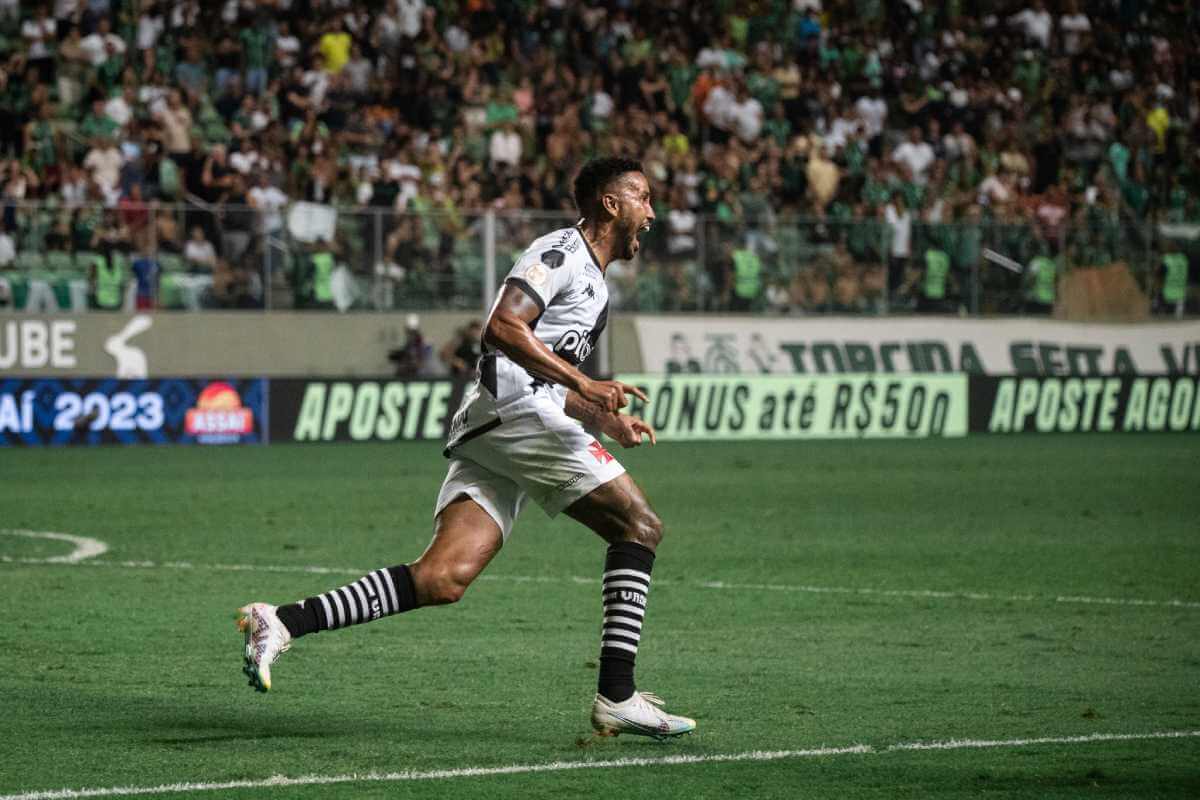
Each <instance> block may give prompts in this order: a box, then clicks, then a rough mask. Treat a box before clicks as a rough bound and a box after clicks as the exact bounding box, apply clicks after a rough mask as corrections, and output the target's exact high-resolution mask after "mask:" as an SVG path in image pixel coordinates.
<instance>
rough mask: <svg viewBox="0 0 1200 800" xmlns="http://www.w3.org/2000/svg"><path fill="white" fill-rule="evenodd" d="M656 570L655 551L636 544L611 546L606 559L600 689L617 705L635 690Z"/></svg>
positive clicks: (627, 543) (601, 692) (628, 543)
mask: <svg viewBox="0 0 1200 800" xmlns="http://www.w3.org/2000/svg"><path fill="white" fill-rule="evenodd" d="M653 568H654V551H653V550H650V549H649V548H648V547H644V546H642V545H640V544H637V543H636V542H617V543H616V544H614V545H610V546H609V548H608V556H607V557H606V558H605V559H604V578H603V581H602V583H603V589H602V592H603V595H604V633H603V634H602V637H601V641H600V681H599V687H598V690H599V692H600V694H602V695H604V696H605V697H607V698H608V699H609V700H611V701H613V702H614V703H620V702H621V701H623V700H628V699H629V698H630V697H631V696H632V695H633V693H634V691H635V690H636V687H635V685H634V682H633V666H634V660H635V659H636V658H637V648H638V641H639V640H640V639H641V638H642V619H643V617H644V616H645V614H646V593H647V592H649V591H650V570H651V569H653Z"/></svg>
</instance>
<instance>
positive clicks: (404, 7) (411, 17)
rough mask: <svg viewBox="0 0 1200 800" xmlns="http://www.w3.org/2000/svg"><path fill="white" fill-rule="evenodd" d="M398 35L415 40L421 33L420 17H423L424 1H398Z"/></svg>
mask: <svg viewBox="0 0 1200 800" xmlns="http://www.w3.org/2000/svg"><path fill="white" fill-rule="evenodd" d="M396 10H397V12H398V13H399V22H400V33H401V34H402V35H403V36H407V37H408V38H409V39H415V38H417V36H418V35H419V34H420V33H421V26H422V17H423V16H424V15H425V0H398V2H397V3H396Z"/></svg>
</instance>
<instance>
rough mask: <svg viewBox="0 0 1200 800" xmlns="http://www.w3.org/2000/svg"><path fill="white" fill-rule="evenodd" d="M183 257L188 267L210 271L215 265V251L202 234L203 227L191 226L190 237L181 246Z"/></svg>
mask: <svg viewBox="0 0 1200 800" xmlns="http://www.w3.org/2000/svg"><path fill="white" fill-rule="evenodd" d="M183 257H184V258H185V259H186V260H187V263H188V267H190V268H192V269H199V270H204V271H207V272H212V270H213V269H214V268H215V267H216V266H217V251H216V249H215V248H214V247H213V245H212V242H210V241H209V240H208V239H207V238H205V236H204V229H203V228H201V227H200V226H199V225H193V226H192V238H190V239H188V241H187V244H186V245H184V247H183Z"/></svg>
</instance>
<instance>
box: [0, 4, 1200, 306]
mask: <svg viewBox="0 0 1200 800" xmlns="http://www.w3.org/2000/svg"><path fill="white" fill-rule="evenodd" d="M1198 54H1200V10H1198V9H1197V7H1196V5H1195V4H1194V3H1190V2H1186V1H1185V0H1157V1H1156V2H1151V1H1150V0H1089V1H1087V2H1085V1H1084V0H1061V2H1043V1H1042V0H1032V2H1030V0H1015V1H1008V0H950V2H945V3H930V2H927V1H926V0H900V1H898V2H887V3H885V2H883V0H846V1H842V2H835V1H833V0H760V1H758V2H714V3H692V2H686V0H656V1H655V2H639V1H637V0H615V1H614V2H603V3H583V2H573V0H542V1H541V2H536V1H534V0H515V1H513V2H502V1H501V0H462V1H461V2H455V0H446V1H445V2H435V1H434V0H429V1H428V2H426V0H380V1H378V2H371V1H369V0H324V1H321V0H290V1H289V0H258V1H257V2H254V1H253V0H227V2H204V3H201V2H198V1H197V0H174V1H169V0H158V1H157V2H151V1H150V0H52V1H51V2H17V0H0V63H2V65H3V69H2V70H0V116H2V122H0V137H2V139H0V156H2V157H3V160H2V161H0V190H2V194H3V203H4V208H3V214H2V216H0V305H9V306H13V307H25V306H29V305H31V304H34V303H35V302H50V301H49V300H45V299H43V300H40V301H39V300H38V297H39V296H40V295H39V294H38V293H39V291H41V293H42V294H43V295H44V294H45V293H46V289H40V290H39V288H38V287H39V286H44V287H49V292H50V295H52V296H53V302H55V303H57V304H58V305H59V306H60V307H63V308H74V307H80V306H81V305H82V306H83V307H92V308H100V309H104V308H117V307H122V306H124V307H128V306H129V305H136V306H137V307H142V308H154V307H165V308H205V307H223V308H242V307H246V308H259V307H263V306H268V307H293V306H294V307H304V308H338V309H342V310H345V309H352V308H435V307H459V308H478V307H479V305H480V303H481V299H480V298H481V295H482V294H483V293H484V288H485V287H484V285H483V284H484V281H485V280H486V278H485V271H484V265H485V260H486V258H487V253H488V252H489V248H494V250H495V258H496V262H497V269H498V270H499V273H500V275H501V276H502V275H503V274H504V272H505V271H507V269H508V266H509V264H510V259H511V257H512V256H513V254H514V253H515V252H519V250H520V248H521V247H522V246H524V245H525V244H527V243H528V241H530V240H531V239H533V238H534V237H535V236H537V235H540V234H541V233H543V232H545V231H547V230H549V229H552V228H553V227H557V226H560V225H563V224H570V223H571V222H573V221H574V217H573V214H572V210H573V204H572V201H571V183H572V179H573V175H574V172H575V171H576V170H577V169H578V167H579V166H580V165H581V164H582V163H583V162H584V161H585V160H586V159H587V158H589V157H592V156H595V155H602V154H622V155H628V156H633V157H636V158H639V159H641V161H642V162H643V164H644V165H645V168H646V173H647V176H648V177H649V179H650V181H651V185H652V189H653V193H654V205H655V209H656V213H657V217H658V222H657V224H656V225H655V226H654V228H653V229H652V231H651V232H650V233H649V234H647V239H646V241H645V246H644V247H643V250H642V254H641V255H640V256H639V258H638V260H637V262H635V263H632V264H618V265H616V266H615V268H614V269H613V270H612V271H611V273H610V277H611V283H612V286H613V291H614V296H615V298H616V301H617V304H618V306H620V307H623V308H627V309H634V310H643V311H690V310H718V311H726V310H730V311H740V310H750V311H759V312H766V311H770V312H776V313H813V312H817V313H820V312H838V313H876V312H883V311H897V310H900V311H905V310H918V311H933V312H938V313H971V314H976V313H979V314H984V313H1049V312H1050V311H1051V310H1052V309H1053V308H1054V307H1055V305H1056V303H1058V302H1060V301H1061V298H1060V297H1059V296H1058V293H1059V292H1061V288H1060V287H1061V285H1062V281H1063V280H1064V278H1065V277H1066V276H1068V275H1069V274H1070V273H1071V272H1072V271H1073V270H1076V269H1079V268H1089V269H1090V268H1109V267H1113V265H1116V266H1117V268H1119V269H1120V270H1121V271H1122V274H1123V275H1127V276H1128V277H1129V286H1128V291H1129V292H1130V293H1140V295H1141V296H1143V297H1144V298H1145V299H1146V302H1147V303H1148V305H1149V307H1150V308H1151V310H1152V311H1154V312H1158V313H1184V312H1189V313H1190V312H1194V311H1195V301H1196V297H1195V292H1196V274H1197V272H1200V270H1198V269H1197V265H1198V262H1197V258H1198V256H1200V250H1198V249H1197V243H1198V242H1200V67H1198V66H1197V55H1198ZM50 295H47V297H49V296H50Z"/></svg>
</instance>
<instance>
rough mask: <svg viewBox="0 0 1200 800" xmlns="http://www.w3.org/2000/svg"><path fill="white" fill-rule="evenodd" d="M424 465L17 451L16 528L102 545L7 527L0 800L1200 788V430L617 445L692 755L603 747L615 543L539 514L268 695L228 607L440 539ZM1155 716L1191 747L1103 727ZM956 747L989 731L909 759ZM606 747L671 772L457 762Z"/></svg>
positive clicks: (663, 747) (4, 466)
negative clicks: (498, 549)
mask: <svg viewBox="0 0 1200 800" xmlns="http://www.w3.org/2000/svg"><path fill="white" fill-rule="evenodd" d="M438 451H439V448H438V447H437V446H435V445H393V446H382V445H379V446H376V445H357V446H349V445H348V446H338V445H325V446H312V447H300V446H291V447H288V446H280V447H269V448H231V449H203V448H194V449H189V448H153V447H143V448H132V449H119V448H104V449H93V450H87V449H79V450H39V451H25V452H17V451H13V450H9V451H6V452H0V480H2V481H3V483H2V485H3V489H2V490H0V528H2V529H5V530H7V531H12V530H16V529H26V530H33V531H52V532H62V533H69V534H73V535H77V536H88V537H93V538H95V539H99V540H101V541H103V542H104V543H106V544H107V545H108V547H109V550H108V552H107V553H104V554H102V555H100V556H98V557H96V558H95V559H91V560H89V561H85V562H83V563H81V564H78V565H71V564H52V563H34V562H39V561H40V560H42V559H47V558H52V557H55V556H61V555H63V554H64V553H66V552H68V551H70V549H71V545H70V544H69V543H67V542H63V541H56V540H49V539H42V538H28V537H19V536H13V535H0V556H2V557H3V558H4V559H5V560H4V563H0V587H2V588H0V598H2V599H3V603H2V604H0V610H2V612H3V613H2V615H0V798H4V797H10V796H14V795H21V794H29V793H32V792H35V791H39V790H56V789H111V788H112V787H157V786H164V785H168V784H176V783H181V782H195V783H199V784H205V785H212V784H220V783H222V782H228V781H238V780H245V781H247V782H248V784H249V785H247V786H246V787H245V788H241V789H237V788H211V786H210V788H207V789H200V790H197V791H190V792H185V793H171V794H163V793H156V794H144V795H141V796H163V797H189V798H190V797H195V798H216V797H220V798H251V797H254V798H314V799H315V798H330V797H333V798H342V797H355V798H359V797H381V798H382V797H388V798H394V797H409V796H414V797H415V796H420V797H435V798H436V797H445V798H451V797H455V798H461V797H486V798H528V797H555V798H558V797H564V796H578V797H599V796H633V797H639V796H649V795H651V794H652V795H654V796H655V797H657V798H667V799H669V798H709V797H711V798H728V797H778V798H802V797H803V798H808V797H834V796H836V797H838V798H839V799H840V800H854V799H857V798H897V797H905V798H908V797H911V798H930V797H933V798H959V797H962V798H967V797H1026V798H1058V797H1062V798H1085V797H1086V798H1093V797H1106V798H1107V797H1111V798H1130V797H1137V798H1143V797H1164V798H1165V797H1172V798H1173V797H1180V798H1183V797H1193V798H1194V797H1197V796H1200V736H1198V735H1197V732H1198V731H1200V581H1198V580H1197V575H1198V572H1200V569H1198V568H1200V440H1197V439H1196V438H1195V437H1185V436H1179V437H1172V436H1129V437H1120V436H1108V437H1105V436H1098V437H1092V438H1088V437H1069V436H1063V437H1047V438H992V439H989V438H970V439H966V440H958V441H944V442H853V443H843V442H816V443H804V444H793V443H748V444H690V445H684V444H662V445H660V446H658V447H657V448H654V449H650V448H643V449H641V450H636V451H625V452H623V453H621V454H620V457H621V458H622V460H623V461H624V462H625V464H626V465H627V466H628V467H629V469H630V471H631V473H632V474H633V475H634V477H635V478H636V479H637V480H638V481H639V483H641V484H642V486H643V487H644V488H645V489H646V492H647V494H648V495H649V497H650V499H651V501H652V502H653V503H654V505H655V507H656V508H657V509H658V511H659V513H660V515H661V516H662V518H663V519H664V521H665V523H666V539H665V540H664V543H663V546H662V548H661V549H660V555H659V559H658V563H657V565H656V567H655V583H654V585H653V587H652V589H651V592H650V604H649V609H648V615H647V620H646V629H645V635H644V638H643V646H642V649H641V652H640V654H639V658H638V675H639V685H640V686H641V687H642V688H645V689H649V690H652V691H655V692H657V693H659V694H661V695H663V696H665V697H666V698H667V700H668V701H669V705H670V707H671V708H674V709H678V710H679V711H680V712H681V713H686V714H688V715H691V716H694V717H696V718H697V720H698V722H699V730H698V731H697V733H696V734H695V735H693V736H690V737H685V738H683V739H681V740H677V741H674V742H670V743H665V744H660V743H656V742H652V741H648V740H644V739H638V738H635V737H628V736H624V737H620V738H618V739H615V740H614V739H609V740H595V739H593V738H592V737H591V736H590V730H589V727H588V709H589V706H590V700H591V696H592V693H593V692H594V684H595V679H596V666H595V662H596V657H597V648H598V632H599V625H600V598H599V585H598V583H597V579H598V577H599V573H600V571H601V567H602V559H603V545H602V543H601V541H600V540H599V539H598V538H596V537H595V536H593V535H592V534H590V533H588V532H587V531H585V530H583V529H582V528H579V527H577V526H576V525H575V523H573V522H571V521H570V520H569V519H567V518H566V517H560V518H559V519H557V520H554V521H551V520H548V519H547V518H546V517H545V516H544V515H543V514H542V513H541V511H540V510H538V509H537V508H536V507H529V508H527V509H526V511H525V514H524V516H523V517H522V519H521V520H520V522H519V524H518V527H517V530H516V532H515V533H514V535H513V538H512V539H511V541H510V542H509V543H508V545H507V546H506V548H505V550H504V551H503V552H502V553H501V554H500V556H499V557H498V558H497V560H496V561H495V562H494V563H493V564H492V566H491V568H490V569H489V571H488V572H487V573H485V576H486V578H485V579H484V580H481V581H480V582H479V583H477V584H476V585H475V586H474V587H472V589H471V590H470V591H469V592H468V593H467V596H466V598H465V600H464V602H463V603H461V604H460V605H458V606H456V607H452V608H439V609H425V610H420V611H417V612H415V613H412V614H407V615H403V616H400V617H394V618H389V619H387V620H384V621H382V622H379V623H375V624H371V625H366V626H360V627H356V628H352V629H350V630H344V631H337V632H333V633H327V634H321V635H318V636H314V637H309V638H306V639H304V640H302V641H300V642H298V643H297V644H296V646H295V647H294V648H293V649H292V651H291V652H290V653H287V654H285V655H284V656H283V657H282V658H281V659H280V661H279V662H278V663H277V665H276V667H275V670H274V677H275V689H274V691H273V692H272V693H270V694H269V695H258V694H255V693H254V692H252V691H251V690H250V689H249V687H247V686H246V684H245V679H244V677H243V676H242V674H241V671H240V667H241V652H240V651H241V639H240V636H239V635H238V634H237V633H236V632H235V629H234V623H233V612H234V610H235V608H236V607H237V606H238V605H240V604H242V603H244V602H247V601H250V600H267V601H271V602H276V603H278V602H286V601H289V600H293V599H296V598H300V597H304V596H306V595H310V594H313V593H316V592H318V591H321V590H324V589H326V588H329V587H332V586H335V585H339V584H341V583H343V582H345V581H346V580H348V579H351V578H353V577H354V576H355V575H357V574H359V572H358V571H364V570H367V569H371V568H375V567H378V566H385V565H390V564H395V563H398V562H400V561H403V560H410V559H412V558H415V557H416V556H417V555H419V553H420V552H421V550H422V549H423V547H424V546H425V544H426V543H427V541H428V538H429V534H430V522H431V521H430V519H429V514H430V509H431V505H432V503H433V499H434V497H435V494H436V492H437V489H438V486H439V484H440V481H441V478H442V476H443V473H444V469H445V462H444V460H443V459H442V458H441V457H440V454H439V452H438ZM125 562H136V564H130V563H125ZM309 566H314V567H326V568H331V569H336V570H346V571H337V572H331V573H327V574H317V573H313V572H304V571H300V568H302V567H309ZM1113 600H1116V601H1121V602H1108V601H1113ZM1132 601H1146V602H1144V603H1135V602H1132ZM1155 732H1184V733H1189V735H1183V736H1177V737H1174V738H1159V739H1146V738H1133V739H1108V740H1092V741H1085V740H1083V737H1088V736H1091V735H1093V734H1114V735H1136V736H1140V735H1143V734H1148V733H1155ZM1032 739H1054V740H1055V741H1052V742H1041V743H1038V742H1028V741H1025V740H1032ZM950 740H971V741H976V742H985V741H992V742H999V743H1002V744H1000V745H995V746H988V747H968V746H966V745H965V744H963V743H961V742H960V743H959V744H958V745H956V746H954V747H953V748H950V749H920V750H916V749H895V745H897V744H902V743H928V742H946V741H950ZM1022 742H1024V743H1022ZM855 745H861V746H864V751H863V752H854V753H850V752H844V749H845V748H850V747H852V746H855ZM822 747H824V748H834V749H835V750H837V749H843V750H841V751H838V752H833V753H829V754H826V755H807V756H804V755H796V754H793V755H792V756H790V757H784V758H778V759H774V760H762V759H763V757H762V756H761V755H758V756H754V755H751V756H745V754H753V753H755V751H803V750H810V749H815V748H822ZM737 755H742V756H743V757H745V758H747V759H748V760H743V761H736V762H725V761H720V760H717V759H719V758H721V757H725V756H737ZM678 756H683V757H688V759H689V760H688V761H687V763H676V764H667V763H661V762H662V760H663V759H667V758H670V757H678ZM621 759H647V760H649V761H650V763H647V764H643V765H641V766H638V765H624V766H611V767H599V768H593V769H586V770H585V769H565V768H561V767H560V768H555V769H553V770H547V771H540V772H515V773H512V774H496V773H495V772H484V773H483V774H479V775H475V776H469V775H466V774H464V773H462V772H461V770H465V769H469V768H481V769H484V770H487V769H489V768H496V767H504V766H508V765H546V764H552V763H555V762H565V763H567V764H578V763H584V762H587V763H597V762H617V761H619V760H621ZM435 770H459V771H460V772H456V773H453V774H452V775H450V776H447V777H441V778H428V779H424V780H388V781H378V780H376V781H347V782H341V783H335V784H327V785H290V786H266V785H263V783H262V782H263V781H264V780H265V779H267V778H270V777H272V776H277V775H284V776H291V777H298V776H318V777H331V776H345V775H350V774H364V773H372V772H374V773H401V772H413V773H419V774H424V773H427V772H429V771H435ZM59 796H69V795H59ZM114 796H120V795H119V794H117V795H114Z"/></svg>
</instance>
